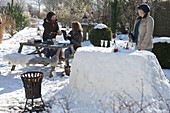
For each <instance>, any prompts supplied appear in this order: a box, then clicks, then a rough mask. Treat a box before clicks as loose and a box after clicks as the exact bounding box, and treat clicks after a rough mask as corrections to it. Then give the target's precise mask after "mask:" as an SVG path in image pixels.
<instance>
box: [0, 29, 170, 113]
mask: <svg viewBox="0 0 170 113" xmlns="http://www.w3.org/2000/svg"><path fill="white" fill-rule="evenodd" d="M36 31H37V29H36V28H25V29H23V30H21V31H20V32H18V33H17V34H15V35H14V36H13V37H12V38H9V35H7V34H5V35H4V37H3V39H4V40H3V43H2V44H0V113H19V112H21V111H23V108H24V105H25V101H26V99H25V94H24V87H23V84H22V81H21V78H20V75H21V73H24V72H28V71H42V72H43V73H44V75H45V76H44V78H43V81H42V98H43V100H44V102H45V104H46V110H47V111H48V113H67V112H70V113H115V112H119V113H128V112H129V111H128V109H127V107H123V106H122V108H121V109H120V105H122V104H123V103H126V104H128V101H126V99H127V100H130V98H129V97H130V95H131V96H134V99H137V100H138V97H139V98H141V97H142V96H141V97H140V96H139V95H140V94H142V93H139V92H140V91H142V81H143V90H144V91H143V92H144V95H145V96H146V97H151V98H150V99H145V98H143V101H142V98H141V102H142V103H140V102H139V104H140V105H143V106H145V105H146V107H144V110H145V112H146V113H153V112H156V113H168V112H169V109H168V107H167V105H169V101H166V99H167V95H168V94H169V83H168V80H167V79H166V78H165V76H164V73H165V74H166V77H167V78H168V79H169V78H170V70H169V69H163V71H162V70H161V68H160V66H159V63H158V62H157V60H156V58H155V56H154V55H153V54H152V53H150V52H146V51H133V50H124V49H120V50H119V52H117V53H113V52H111V51H112V49H111V48H99V47H93V46H92V45H91V44H90V42H83V46H86V47H82V48H79V49H78V51H77V52H76V54H75V58H74V59H73V62H72V68H71V76H70V77H68V76H66V75H64V76H61V72H62V71H63V66H62V65H61V67H60V66H59V67H57V68H56V70H55V71H54V72H53V77H52V78H49V76H48V75H49V72H50V67H48V66H47V67H46V66H42V65H30V66H27V67H23V66H20V65H17V66H16V69H15V70H14V71H11V66H12V64H11V63H9V62H8V61H6V60H4V59H3V57H4V56H5V55H8V54H13V53H14V54H15V53H17V51H18V48H19V42H25V41H27V40H29V39H31V38H35V39H39V38H41V37H40V36H36V34H37V33H36ZM56 38H57V39H58V40H61V41H64V40H63V38H62V37H61V36H57V37H56ZM119 39H120V40H119ZM119 39H117V40H116V42H117V44H118V46H119V47H120V48H122V47H124V46H125V45H126V43H127V35H121V36H119ZM33 50H35V48H33V47H27V46H24V47H23V49H22V54H27V53H30V52H32V51H33ZM129 62H130V63H129ZM146 72H147V75H148V76H146V75H145V74H146ZM126 73H127V74H126ZM137 81H138V82H137ZM149 82H150V84H149ZM126 85H127V86H126ZM132 85H134V86H132ZM152 85H154V87H152ZM147 86H148V87H147ZM146 87H147V88H146ZM118 88H122V89H118ZM153 88H155V89H157V91H154V90H153ZM123 89H124V90H125V91H126V92H127V93H128V94H129V96H127V95H125V94H124V93H123V92H122V91H123ZM137 89H138V90H139V91H137ZM114 91H115V92H114ZM109 92H110V95H109ZM116 92H118V93H119V94H124V95H119V94H117V95H115V94H116ZM104 93H105V94H104ZM134 93H136V94H134ZM149 93H150V94H149ZM159 93H160V94H161V95H162V97H161V96H160V97H159V98H157V97H158V95H159ZM169 95H170V94H169ZM162 98H164V101H160V100H161V99H162ZM168 98H169V97H168ZM121 99H123V100H124V101H123V100H121ZM131 100H132V101H133V99H132V98H131ZM147 100H148V101H151V103H150V104H152V105H148V102H146V101H147ZM133 102H134V101H133ZM135 102H136V104H134V105H133V106H132V107H131V108H132V110H133V111H134V112H138V111H140V108H139V106H140V105H139V104H138V103H137V101H135ZM132 104H133V103H129V106H130V105H132ZM21 108H22V109H21ZM123 108H124V109H123ZM44 113H46V111H45V112H44Z"/></svg>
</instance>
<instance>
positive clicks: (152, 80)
mask: <svg viewBox="0 0 170 113" xmlns="http://www.w3.org/2000/svg"><path fill="white" fill-rule="evenodd" d="M168 82H169V81H168V80H167V79H166V77H165V76H164V74H163V71H162V69H161V67H160V65H159V63H158V61H157V59H156V57H155V55H154V54H152V53H151V52H148V51H137V50H136V51H132V50H131V51H130V50H129V51H128V50H121V51H119V52H116V53H114V52H112V51H111V48H101V47H81V48H79V49H78V50H77V52H76V53H75V56H74V60H73V63H72V68H71V77H70V82H69V87H70V88H71V89H76V90H79V91H80V92H82V93H84V94H85V95H89V96H91V98H93V99H98V100H99V99H100V98H103V97H104V96H106V97H108V96H116V95H121V96H123V97H124V96H126V97H127V98H129V97H130V96H131V97H133V99H134V100H137V101H140V99H141V95H142V92H143V95H144V97H145V98H146V99H151V98H155V97H158V95H159V94H158V92H157V91H159V93H161V95H162V96H163V97H165V98H168V97H169V96H168V95H169V93H170V85H169V83H168ZM142 84H143V85H142ZM142 88H143V89H144V90H143V91H142ZM155 89H157V91H156V90H155ZM165 91H166V92H165ZM73 92H74V90H73Z"/></svg>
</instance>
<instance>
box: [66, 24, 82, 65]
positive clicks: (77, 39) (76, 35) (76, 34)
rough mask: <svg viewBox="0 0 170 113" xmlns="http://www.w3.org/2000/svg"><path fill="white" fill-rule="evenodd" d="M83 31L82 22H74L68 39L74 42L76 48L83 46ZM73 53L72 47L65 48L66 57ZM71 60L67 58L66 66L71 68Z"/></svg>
mask: <svg viewBox="0 0 170 113" xmlns="http://www.w3.org/2000/svg"><path fill="white" fill-rule="evenodd" d="M82 31H83V29H82V26H81V24H80V23H79V22H78V21H73V22H72V30H71V31H70V32H69V33H68V35H67V37H66V40H70V43H71V44H73V47H74V50H75V51H76V50H77V48H79V47H81V42H82V41H83V36H82V34H81V32H82ZM70 54H72V53H71V48H68V49H66V50H65V58H68V57H69V55H70ZM69 67H70V66H69V61H68V60H66V66H65V68H69Z"/></svg>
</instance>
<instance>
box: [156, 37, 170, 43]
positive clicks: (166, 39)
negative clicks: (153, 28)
mask: <svg viewBox="0 0 170 113" xmlns="http://www.w3.org/2000/svg"><path fill="white" fill-rule="evenodd" d="M159 42H162V43H164V42H166V43H170V37H156V38H154V39H153V43H159Z"/></svg>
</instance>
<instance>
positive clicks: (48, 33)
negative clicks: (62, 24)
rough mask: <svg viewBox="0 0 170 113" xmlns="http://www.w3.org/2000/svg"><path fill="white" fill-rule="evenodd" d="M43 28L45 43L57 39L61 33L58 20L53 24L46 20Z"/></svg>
mask: <svg viewBox="0 0 170 113" xmlns="http://www.w3.org/2000/svg"><path fill="white" fill-rule="evenodd" d="M43 27H44V33H43V41H47V39H49V38H55V37H56V35H57V33H58V31H59V26H58V23H57V20H56V21H55V22H54V23H53V24H52V23H51V22H50V21H49V20H48V19H44V23H43Z"/></svg>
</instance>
